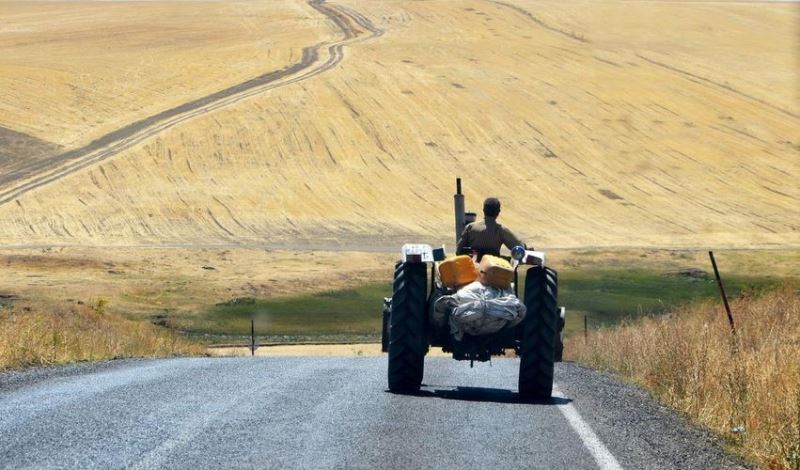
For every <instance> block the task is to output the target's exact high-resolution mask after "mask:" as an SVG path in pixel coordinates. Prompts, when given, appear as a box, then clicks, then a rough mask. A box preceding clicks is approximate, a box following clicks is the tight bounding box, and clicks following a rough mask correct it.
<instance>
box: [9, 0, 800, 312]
mask: <svg viewBox="0 0 800 470" xmlns="http://www.w3.org/2000/svg"><path fill="white" fill-rule="evenodd" d="M798 24H800V9H799V8H798V4H796V3H774V2H670V1H655V2H644V1H642V2H602V3H597V2H570V3H564V2H549V1H545V2H532V1H523V0H515V1H510V2H505V1H477V0H467V1H464V2H450V1H440V0H431V1H426V2H408V1H381V2H375V1H361V0H346V1H341V2H339V1H335V2H329V3H323V2H319V1H315V2H309V3H306V2H302V1H286V2H270V3H265V4H253V3H250V2H217V1H206V2H188V1H186V2H183V1H179V2H166V1H152V2H71V1H68V2H39V1H34V2H13V1H0V247H2V255H3V259H4V260H5V266H4V267H3V272H2V274H3V275H2V276H0V293H12V294H14V295H20V293H22V295H25V296H31V297H35V296H37V295H38V294H37V292H41V293H43V294H41V295H46V296H49V297H58V298H60V299H62V300H63V299H69V298H73V299H85V300H90V299H98V298H104V297H110V298H112V299H113V300H112V304H113V305H117V306H120V308H122V307H124V308H125V309H127V308H129V307H130V308H132V309H134V310H142V311H150V310H152V309H153V308H157V307H158V302H159V301H158V300H156V301H152V299H151V298H150V297H151V296H159V295H167V294H165V292H169V290H170V288H171V287H170V284H169V282H170V281H168V280H167V278H169V277H170V276H173V278H174V279H173V281H172V282H175V283H178V284H180V283H184V284H185V286H183V287H179V288H178V287H176V289H177V290H178V291H180V295H175V296H173V297H174V298H173V299H172V300H170V301H167V302H165V305H169V307H165V308H173V307H172V306H173V305H175V304H181V303H183V305H184V306H185V308H195V306H198V305H209V304H213V303H216V302H222V301H225V300H228V299H230V298H234V297H236V296H239V295H253V296H257V297H274V296H281V295H288V294H293V293H298V292H301V293H302V292H306V291H308V290H314V289H317V290H320V289H323V290H326V289H335V288H338V287H342V286H345V285H348V284H354V283H360V282H363V281H365V280H369V279H372V280H375V281H378V282H382V281H384V280H386V278H388V276H389V273H390V272H391V266H392V260H393V259H394V258H395V256H394V255H390V254H380V253H375V252H384V253H387V252H392V253H393V252H395V251H396V249H397V248H398V247H399V245H400V244H402V243H404V242H406V241H420V242H431V243H440V242H445V243H447V244H448V246H450V247H452V235H451V232H452V228H451V227H452V214H451V197H452V192H453V189H454V188H453V179H454V178H455V177H456V176H460V177H462V178H464V182H465V184H466V188H465V189H466V190H467V205H468V207H469V208H471V209H478V208H479V204H480V201H481V200H482V198H483V197H485V196H488V195H495V196H498V197H500V198H501V199H502V200H503V203H504V210H503V215H502V221H503V222H504V223H506V224H508V225H509V226H511V227H513V228H514V229H515V231H517V232H518V233H519V234H520V235H521V236H522V237H523V238H524V239H525V240H526V241H528V242H529V243H531V244H533V245H535V246H536V247H537V248H543V249H546V250H552V249H581V248H587V247H594V248H600V249H603V250H611V253H612V254H611V255H604V256H605V257H606V259H608V258H611V259H613V258H614V257H615V256H616V255H614V253H615V250H620V249H629V250H633V251H636V250H644V249H648V250H649V249H658V248H670V249H704V248H715V249H720V248H729V249H772V250H792V249H795V250H796V249H797V248H798V247H800V237H799V236H798V220H800V210H799V209H798V207H800V205H798V196H800V188H798V184H797V181H798V179H800V140H798V137H797V136H798V135H800V117H799V116H800V99H799V98H800V97H799V96H798V93H799V92H798V90H800V87H798V86H797V85H798V75H797V67H796V66H797V63H798V60H799V59H800V54H799V53H798V48H797V47H796V38H797V35H798V26H797V25H798ZM64 247H66V248H64ZM275 249H279V250H280V249H282V250H285V251H272V250H275ZM62 250H66V251H62ZM265 250H270V251H265ZM310 250H313V252H314V253H315V255H314V256H315V257H316V259H317V261H319V260H323V261H322V266H323V268H324V269H323V268H320V269H322V270H320V269H316V268H315V267H314V266H315V265H314V264H313V263H310V264H309V263H297V262H296V259H295V253H298V254H299V256H301V257H302V256H309V259H310V258H311V256H312V255H311V254H310V253H311V251H310ZM370 252H373V253H370ZM795 253H796V252H791V254H788V255H786V256H788V257H789V259H793V258H794V256H795ZM619 256H620V257H623V258H626V257H627V258H631V257H635V256H636V255H633V256H632V255H630V253H627V254H624V255H619ZM62 258H70V259H72V258H74V259H73V261H75V262H77V263H78V265H80V263H88V264H89V265H91V266H87V268H86V270H83V271H81V270H80V269H77V270H76V269H75V268H74V266H73V265H71V264H70V268H69V269H60V268H55V267H47V266H49V265H48V263H50V264H52V263H55V264H56V265H57V264H59V263H61V261H60V260H61V259H62ZM209 258H213V259H214V260H215V261H216V262H220V263H223V264H224V265H225V266H226V271H225V272H226V274H225V275H224V276H220V279H222V280H220V279H215V280H214V281H213V282H212V283H211V284H209V283H207V282H206V281H204V280H203V279H205V278H206V277H209V276H213V275H214V274H215V273H216V274H219V273H218V272H217V271H213V270H203V269H202V266H203V265H206V264H207V263H208V259H209ZM756 258H757V259H758V261H759V263H768V261H769V260H771V259H774V258H775V256H774V252H773V254H768V255H764V256H761V257H758V256H756ZM779 258H781V259H786V258H785V257H781V256H779ZM159 259H160V260H161V261H159ZM71 262H72V261H69V262H68V264H69V263H71ZM108 263H110V265H109V266H106V264H108ZM126 263H127V264H128V266H129V268H128V269H127V270H126V269H119V268H118V266H119V265H123V266H124V265H125V264H126ZM111 265H113V266H111ZM42 266H45V267H44V268H43V267H42ZM228 268H230V269H228ZM95 271H97V272H95ZM126 272H127V273H128V274H124V273H126ZM131 272H135V273H136V274H135V275H133V276H131V275H130V273H131ZM119 273H123V274H119ZM230 273H235V274H230ZM744 274H747V273H744ZM126 276H129V277H126ZM126 279H127V280H126ZM176 279H177V280H176ZM59 286H60V287H59ZM65 286H67V287H65ZM173 287H174V286H173ZM142 291H144V292H145V293H144V294H142ZM248 292H249V294H248ZM137 295H143V296H144V297H146V298H147V299H148V300H147V301H143V302H139V301H138V300H137V297H136V296H137ZM154 305H155V306H156V307H153V306H154ZM140 307H141V308H140Z"/></svg>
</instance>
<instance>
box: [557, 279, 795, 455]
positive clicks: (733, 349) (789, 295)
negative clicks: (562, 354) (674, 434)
mask: <svg viewBox="0 0 800 470" xmlns="http://www.w3.org/2000/svg"><path fill="white" fill-rule="evenodd" d="M732 309H733V312H734V318H735V321H736V327H737V332H738V336H737V338H736V339H735V340H733V339H732V336H731V332H730V329H729V327H728V324H727V320H726V318H725V314H724V311H723V309H722V308H721V307H720V306H718V305H712V304H705V305H701V306H696V307H690V308H687V309H685V310H682V311H678V312H675V313H674V314H672V315H669V316H664V317H658V318H647V319H643V320H641V321H638V322H635V323H633V324H630V325H626V326H623V327H620V328H616V329H609V330H599V331H596V332H593V333H592V334H590V336H589V340H588V344H584V341H583V338H572V339H571V340H570V341H569V343H568V344H567V346H566V350H567V351H568V352H569V354H570V355H571V356H572V358H573V359H576V360H578V361H581V362H584V363H586V364H589V365H591V366H594V367H599V368H601V369H606V370H610V371H613V372H615V373H617V374H620V375H621V376H623V377H625V378H627V379H629V380H632V381H633V382H635V383H637V384H640V385H642V386H644V387H645V388H646V389H648V390H650V391H651V392H652V393H653V394H654V395H655V396H656V397H657V398H659V399H660V400H662V401H664V402H665V403H667V404H668V405H670V406H672V407H674V408H676V409H677V410H679V411H681V412H683V413H685V414H686V415H687V416H688V417H689V418H691V419H692V420H694V421H696V422H698V423H700V424H702V425H703V426H706V427H708V428H710V429H712V430H714V431H716V432H718V433H720V434H722V435H724V436H725V437H726V438H727V439H728V440H729V442H730V443H731V444H733V445H734V447H735V448H737V449H738V450H740V451H741V452H742V453H743V454H744V455H745V456H746V457H748V458H750V459H752V460H754V461H756V462H757V463H758V464H759V465H760V466H761V467H762V468H770V469H784V468H787V469H792V470H796V469H798V468H800V360H799V358H800V293H798V292H797V291H795V290H791V289H788V288H785V289H783V290H779V291H776V292H772V293H769V294H766V295H764V296H763V297H759V298H749V297H744V298H741V299H738V300H736V301H734V302H733V303H732Z"/></svg>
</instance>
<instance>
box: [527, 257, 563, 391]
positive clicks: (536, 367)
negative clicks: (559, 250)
mask: <svg viewBox="0 0 800 470" xmlns="http://www.w3.org/2000/svg"><path fill="white" fill-rule="evenodd" d="M557 298H558V275H557V274H556V272H555V271H554V270H552V269H550V268H540V267H538V266H536V267H533V268H530V269H529V270H528V274H527V276H526V279H525V307H526V308H527V310H528V313H527V315H526V316H525V320H523V323H522V338H521V345H520V364H519V394H520V397H522V399H523V400H545V399H548V398H550V396H551V395H552V394H553V362H554V360H555V349H556V335H558V308H557V305H556V301H557Z"/></svg>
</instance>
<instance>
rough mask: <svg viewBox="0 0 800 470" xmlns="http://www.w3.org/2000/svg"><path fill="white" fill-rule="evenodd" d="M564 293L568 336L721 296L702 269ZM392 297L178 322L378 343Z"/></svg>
mask: <svg viewBox="0 0 800 470" xmlns="http://www.w3.org/2000/svg"><path fill="white" fill-rule="evenodd" d="M726 281H727V282H728V288H729V291H730V292H731V293H732V294H733V295H737V294H738V293H739V292H741V291H742V290H745V289H751V290H752V289H759V290H760V289H764V288H767V287H769V286H775V285H777V284H778V283H780V282H781V281H780V280H779V279H777V278H770V277H750V276H729V277H728V278H726ZM523 283H524V277H523V278H521V279H520V284H523ZM560 286H561V288H560V291H559V303H560V304H562V305H566V306H567V325H566V334H567V335H573V334H577V333H582V332H583V317H584V315H586V316H587V317H588V323H589V326H590V328H597V327H600V326H607V325H616V324H619V323H620V322H622V321H624V320H626V319H632V318H638V317H640V316H642V315H644V314H646V313H658V312H665V311H667V310H669V309H672V308H675V307H676V306H679V305H684V304H688V303H691V302H697V301H702V300H706V299H712V298H715V297H716V295H717V291H716V284H715V283H714V280H713V276H709V275H708V274H707V273H704V272H702V271H699V270H684V271H677V270H676V271H674V272H672V271H670V272H658V271H655V270H646V269H629V268H618V269H608V268H605V269H603V268H601V269H592V268H578V269H565V270H564V271H563V272H562V274H561V275H560ZM388 296H391V283H390V281H386V282H380V283H370V284H364V285H360V286H355V287H352V288H348V289H340V290H329V291H324V292H318V293H311V294H301V295H294V296H289V297H278V298H272V299H258V298H252V297H240V298H233V299H231V300H229V301H226V302H223V303H219V304H217V305H215V306H212V307H210V308H208V309H206V310H205V312H203V313H202V314H201V315H199V316H198V315H192V316H186V317H182V318H176V319H175V321H177V322H178V324H179V325H180V329H181V330H185V331H188V332H190V334H191V335H192V337H198V338H200V339H203V340H205V341H209V342H222V343H226V342H231V340H232V339H233V338H232V337H236V336H249V334H250V320H251V319H253V320H254V322H255V329H256V335H257V336H259V337H260V338H262V339H264V340H268V341H276V342H283V341H312V340H313V341H320V340H322V341H377V340H379V338H380V331H381V307H382V305H383V298H384V297H388ZM234 341H237V340H234Z"/></svg>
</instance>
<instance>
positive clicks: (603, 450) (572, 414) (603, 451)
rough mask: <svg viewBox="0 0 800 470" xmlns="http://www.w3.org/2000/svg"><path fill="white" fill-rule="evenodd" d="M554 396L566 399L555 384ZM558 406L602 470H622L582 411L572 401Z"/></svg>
mask: <svg viewBox="0 0 800 470" xmlns="http://www.w3.org/2000/svg"><path fill="white" fill-rule="evenodd" d="M553 397H554V398H564V399H566V397H565V396H564V394H563V393H562V392H561V390H560V389H559V388H558V387H557V386H556V385H555V384H553ZM556 407H557V408H558V410H559V411H560V412H561V414H562V415H564V418H566V420H567V422H568V423H569V425H570V427H572V429H573V430H574V431H575V432H576V433H577V434H578V437H580V438H581V442H582V443H583V447H585V448H586V450H588V451H589V453H590V454H592V457H593V458H594V460H595V462H597V465H598V466H599V467H600V468H601V469H602V470H622V466H621V465H620V464H619V462H617V459H616V457H614V455H613V454H612V453H611V452H610V451H609V450H608V448H607V447H606V446H605V444H603V441H601V440H600V438H599V437H597V434H595V433H594V431H593V430H592V428H591V427H590V426H589V425H588V424H587V423H586V421H584V420H583V418H581V415H580V413H578V410H577V409H576V408H575V407H574V406H573V405H572V403H571V402H567V401H565V402H563V403H557V404H556Z"/></svg>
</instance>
